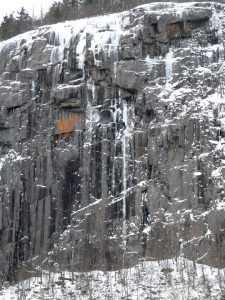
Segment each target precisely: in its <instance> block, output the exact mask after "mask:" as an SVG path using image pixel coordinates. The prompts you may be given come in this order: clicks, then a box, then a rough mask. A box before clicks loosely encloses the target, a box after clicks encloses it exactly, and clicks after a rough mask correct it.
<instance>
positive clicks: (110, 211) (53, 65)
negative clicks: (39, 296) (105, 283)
mask: <svg viewBox="0 0 225 300" xmlns="http://www.w3.org/2000/svg"><path fill="white" fill-rule="evenodd" d="M224 17H225V6H223V5H219V4H210V3H192V4H172V3H161V4H160V3H158V4H151V5H143V6H140V7H137V8H135V9H133V10H130V11H127V12H123V13H120V14H114V15H109V16H102V17H99V18H91V19H83V20H79V21H73V22H66V23H62V24H57V25H53V26H47V27H42V28H39V29H37V30H35V31H32V32H29V33H26V34H23V35H20V36H18V37H16V38H13V39H11V40H8V41H6V42H3V43H1V44H0V48H1V50H0V199H1V201H0V265H1V268H0V270H1V276H2V279H3V280H10V281H12V280H16V279H17V278H18V276H20V277H21V276H29V274H31V273H30V272H33V271H34V270H35V268H36V267H37V266H41V267H43V268H46V267H47V268H50V269H62V268H69V269H76V270H89V269H93V268H101V269H113V268H120V267H122V266H128V265H132V264H135V263H136V262H137V261H138V260H139V259H143V258H144V259H145V258H146V259H164V258H171V257H177V256H179V255H183V256H185V257H188V258H189V259H193V260H194V261H196V262H203V263H206V264H209V265H213V266H217V267H222V266H224V264H225V257H224V243H225V235H224V230H225V212H224V209H225V205H224V179H225V156H224V149H225V148H224V143H225V140H224V137H225V131H224V130H225V127H224V124H225V121H224V116H225V115H224V111H225V101H224V82H225V81H224V80H225V78H224V66H225V62H224V60H225V49H224V41H225V39H224V38H225V32H224V28H225V27H224V26H225V23H224V22H225V21H224V20H225V18H224Z"/></svg>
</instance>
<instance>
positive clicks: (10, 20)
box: [0, 14, 17, 40]
mask: <svg viewBox="0 0 225 300" xmlns="http://www.w3.org/2000/svg"><path fill="white" fill-rule="evenodd" d="M16 33H17V30H16V19H15V18H14V17H13V14H10V15H9V16H8V15H6V16H4V18H3V21H2V23H1V26H0V39H1V40H6V39H8V38H10V37H12V36H14V35H16Z"/></svg>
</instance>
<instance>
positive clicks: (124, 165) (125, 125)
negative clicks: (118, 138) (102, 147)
mask: <svg viewBox="0 0 225 300" xmlns="http://www.w3.org/2000/svg"><path fill="white" fill-rule="evenodd" d="M122 103H123V123H124V132H123V138H122V143H123V145H122V149H123V195H122V197H123V242H122V243H123V244H122V246H123V264H124V261H125V253H126V236H127V227H126V218H127V216H126V210H127V207H126V194H127V145H126V144H127V133H128V128H127V125H128V122H127V121H128V118H127V101H126V100H123V102H122Z"/></svg>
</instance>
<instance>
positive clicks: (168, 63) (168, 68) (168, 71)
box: [164, 48, 174, 96]
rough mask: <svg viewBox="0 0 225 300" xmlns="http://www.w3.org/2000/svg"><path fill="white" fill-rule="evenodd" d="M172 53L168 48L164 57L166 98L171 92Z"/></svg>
mask: <svg viewBox="0 0 225 300" xmlns="http://www.w3.org/2000/svg"><path fill="white" fill-rule="evenodd" d="M173 57H174V54H173V51H172V49H171V48H170V50H169V52H168V53H167V55H166V57H165V60H164V61H165V69H166V83H165V94H166V96H169V95H170V93H171V91H172V84H171V80H172V74H173Z"/></svg>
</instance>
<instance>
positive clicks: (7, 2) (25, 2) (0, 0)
mask: <svg viewBox="0 0 225 300" xmlns="http://www.w3.org/2000/svg"><path fill="white" fill-rule="evenodd" d="M53 2H54V0H0V22H2V20H3V17H4V16H5V15H6V14H10V13H11V12H13V11H14V12H17V11H18V10H20V8H21V7H22V6H24V8H25V9H26V10H27V11H28V12H29V14H30V15H31V16H33V11H34V16H39V15H40V12H41V6H42V8H43V12H46V10H47V9H48V8H49V7H50V5H51V4H52V3H53Z"/></svg>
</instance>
